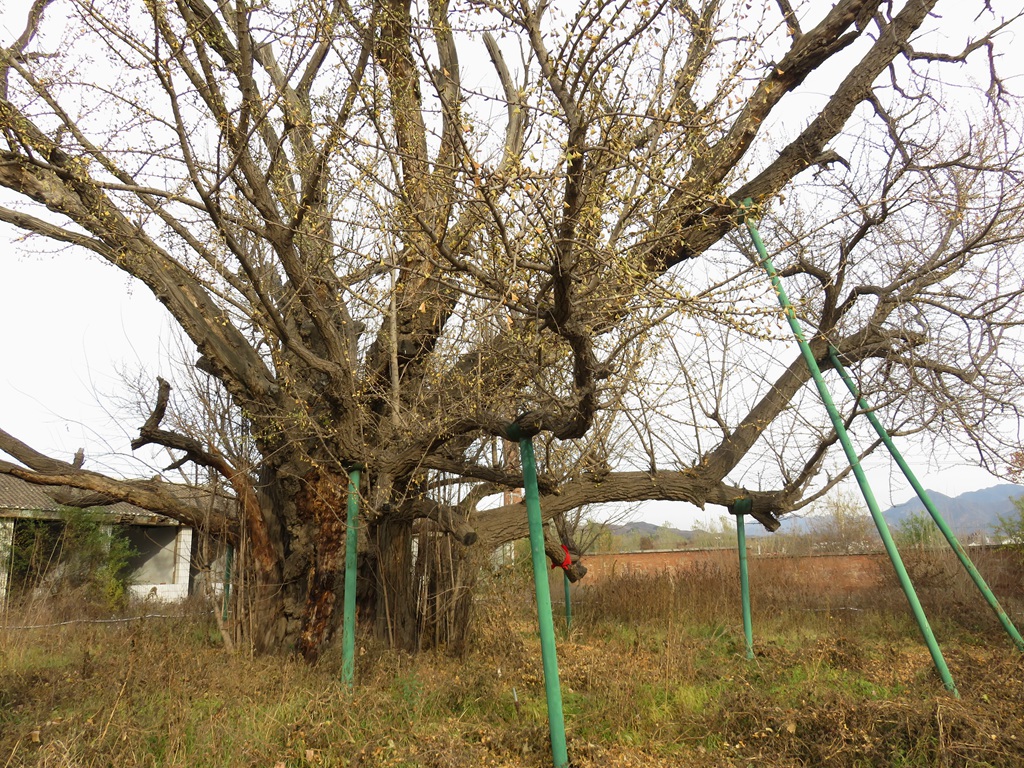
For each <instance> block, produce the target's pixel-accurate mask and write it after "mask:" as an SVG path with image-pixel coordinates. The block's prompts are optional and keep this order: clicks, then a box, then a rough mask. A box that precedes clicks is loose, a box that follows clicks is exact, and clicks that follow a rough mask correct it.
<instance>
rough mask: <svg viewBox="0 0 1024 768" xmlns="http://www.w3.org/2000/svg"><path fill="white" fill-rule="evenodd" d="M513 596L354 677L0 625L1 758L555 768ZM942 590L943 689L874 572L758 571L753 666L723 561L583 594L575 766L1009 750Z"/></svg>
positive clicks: (152, 628) (124, 638)
mask: <svg viewBox="0 0 1024 768" xmlns="http://www.w3.org/2000/svg"><path fill="white" fill-rule="evenodd" d="M530 590H531V588H530V584H529V582H528V581H527V579H526V578H525V577H524V575H523V574H522V573H510V574H506V575H504V576H502V577H500V578H494V579H492V580H490V581H489V583H488V584H486V585H485V586H484V588H483V589H482V591H481V594H480V597H479V600H478V603H477V608H476V616H475V622H476V623H475V627H476V633H475V635H474V637H475V640H474V642H473V643H472V644H471V647H470V649H469V651H468V652H467V654H466V655H465V656H464V657H463V658H451V657H448V656H446V655H444V654H440V653H426V654H420V655H418V656H416V657H412V656H408V655H405V654H399V653H394V652H389V651H386V650H384V649H382V648H380V647H378V646H376V645H374V644H372V643H369V642H366V641H364V640H360V641H359V643H358V644H357V670H356V674H357V686H356V689H355V691H354V692H352V693H348V692H346V690H345V689H344V687H343V686H342V685H341V684H340V682H339V677H340V667H341V662H340V657H338V656H336V655H332V654H327V655H326V656H325V657H324V658H323V659H322V660H321V662H320V663H319V664H318V665H317V666H316V667H314V668H309V667H307V666H305V665H304V664H302V663H300V662H296V661H294V660H291V659H281V658H265V657H264V658H251V657H249V656H247V655H246V654H244V653H236V654H234V655H228V654H226V653H225V652H224V651H223V649H222V648H221V646H220V643H219V641H218V636H217V632H216V629H215V627H214V624H213V621H212V618H211V617H210V615H209V613H208V612H207V611H204V610H203V609H202V607H201V606H198V605H197V606H191V607H190V608H189V609H188V610H187V611H186V613H185V615H184V616H183V617H181V618H153V619H148V620H145V621H133V622H125V623H109V624H84V623H81V624H69V625H64V626H58V627H47V628H39V629H7V630H0V768H14V766H60V767H65V766H194V767H196V768H200V767H202V766H211V767H213V766H216V767H217V768H225V767H228V766H253V767H256V766H261V767H266V768H282V767H287V768H299V767H300V766H302V767H304V766H358V767H359V768H369V767H370V766H439V767H440V766H481V765H483V766H549V765H551V755H550V748H549V743H548V732H547V719H546V718H547V711H546V706H545V700H544V686H543V680H542V678H541V665H540V649H539V642H538V640H537V636H536V629H535V627H536V620H535V613H534V610H533V608H532V602H531V597H530V595H531V591H530ZM953 594H954V593H952V592H946V591H944V592H943V594H937V595H927V594H926V595H925V598H926V608H927V609H928V610H929V614H930V615H931V616H933V617H934V618H933V625H934V628H935V632H936V635H937V636H938V637H939V640H940V642H941V643H942V646H943V650H944V652H945V655H946V659H947V661H948V663H949V666H950V669H951V671H952V673H953V676H954V678H955V680H956V682H957V684H958V687H959V690H960V694H961V697H962V698H961V699H960V700H957V699H954V698H953V697H952V696H950V695H949V694H948V693H947V692H946V691H945V690H944V689H943V687H942V685H941V683H940V682H939V680H938V677H937V675H936V674H935V672H934V670H933V667H932V664H931V659H930V657H929V655H928V653H927V651H926V649H925V648H924V646H923V644H922V643H921V642H920V639H919V634H918V631H917V628H916V626H915V625H914V624H913V622H912V621H911V620H910V619H909V618H908V614H907V611H906V608H905V607H904V604H903V602H902V597H901V595H899V594H898V593H896V592H895V591H894V590H893V589H892V588H891V587H890V586H887V585H880V586H879V589H878V590H877V591H876V592H875V593H873V594H872V595H871V597H870V599H868V600H864V601H861V602H862V603H863V604H861V605H853V604H850V603H849V601H846V602H844V603H843V604H842V605H839V604H834V603H829V602H827V601H824V600H811V599H809V598H808V597H807V596H806V595H800V596H799V598H794V596H793V595H790V594H788V593H787V591H786V589H785V585H769V586H766V587H763V588H761V589H757V588H756V585H755V593H754V628H755V645H756V650H757V654H756V658H755V659H754V660H753V661H747V660H746V659H745V658H744V654H743V647H742V632H741V629H740V626H739V619H738V615H739V605H738V601H737V598H736V594H735V586H734V584H733V583H732V581H731V580H723V579H722V578H721V574H717V573H713V572H707V573H702V574H701V573H698V574H693V575H692V576H691V577H690V578H689V579H688V580H687V581H685V582H679V581H676V582H673V581H671V580H669V579H667V578H664V577H657V578H634V579H628V578H627V579H619V580H617V581H615V582H611V583H607V584H605V585H603V586H601V587H595V588H594V589H592V590H590V591H589V592H588V593H587V595H586V596H585V599H580V600H578V601H577V604H576V605H575V606H574V608H575V614H574V622H573V628H572V631H571V632H570V633H569V636H568V637H564V636H563V637H560V638H559V649H558V650H559V664H560V668H561V679H562V690H563V697H564V707H565V716H566V730H567V733H568V739H569V755H570V761H571V764H572V765H574V766H579V767H580V768H588V767H590V766H594V767H595V768H596V767H597V766H602V767H604V766H819V765H820V766H961V765H963V766H966V765H970V766H986V765H988V766H1020V765H1024V659H1022V656H1021V654H1019V653H1017V652H1016V651H1015V650H1014V649H1013V646H1012V645H1011V644H1010V642H1009V640H1008V639H1007V637H1006V636H1005V635H1004V634H1003V633H1002V630H1001V629H1000V627H999V625H998V624H997V623H996V622H995V620H994V619H993V618H991V617H990V616H989V615H988V614H987V613H986V609H984V606H978V605H976V603H975V601H973V600H972V601H968V602H964V601H962V600H960V599H959V598H956V599H954V598H953V597H952V596H953ZM943 595H945V597H944V596H943ZM1008 602H1009V606H1010V609H1011V611H1013V612H1015V615H1016V617H1017V619H1018V621H1019V620H1020V615H1019V614H1020V610H1019V608H1020V605H1021V604H1020V602H1019V601H1015V600H1014V599H1013V598H1012V597H1011V598H1010V599H1009V601H1008ZM15 618H16V617H14V616H12V617H9V621H8V623H14V621H13V619H15ZM23 618H26V619H31V620H33V621H35V622H42V621H43V620H45V619H46V618H47V617H46V616H45V615H43V614H41V613H39V612H36V613H35V615H33V616H30V617H23ZM556 626H558V627H560V628H562V629H564V622H560V621H556Z"/></svg>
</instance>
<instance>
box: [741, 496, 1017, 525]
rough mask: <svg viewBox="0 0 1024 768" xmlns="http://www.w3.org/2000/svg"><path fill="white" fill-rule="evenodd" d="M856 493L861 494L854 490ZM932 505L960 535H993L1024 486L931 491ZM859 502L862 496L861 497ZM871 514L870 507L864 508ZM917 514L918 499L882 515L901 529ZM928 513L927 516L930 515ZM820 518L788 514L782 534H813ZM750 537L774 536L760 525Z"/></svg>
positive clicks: (922, 508) (1012, 512) (922, 506)
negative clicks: (947, 492)
mask: <svg viewBox="0 0 1024 768" xmlns="http://www.w3.org/2000/svg"><path fill="white" fill-rule="evenodd" d="M854 493H857V492H856V491H854ZM928 495H929V496H930V497H931V500H932V503H933V504H935V507H936V508H937V509H938V510H939V513H940V514H941V515H942V517H943V518H944V519H945V520H946V522H947V523H948V524H949V527H950V528H952V529H953V532H954V533H956V534H968V533H975V532H984V533H992V532H993V530H994V529H995V527H996V526H997V525H999V516H1000V515H1002V516H1003V517H1007V516H1009V515H1012V514H1014V511H1015V508H1014V506H1013V501H1012V499H1015V498H1017V497H1018V496H1024V485H1013V484H1011V483H1002V484H1000V485H994V486H992V487H991V488H983V489H982V490H980V491H968V492H967V493H961V494H960V495H959V496H955V497H950V496H946V495H945V494H944V493H939V492H938V491H928ZM857 499H858V501H859V500H860V496H859V495H858V496H857ZM864 512H865V514H867V507H864ZM915 512H925V508H924V504H922V503H921V500H920V499H918V498H917V496H914V497H913V498H911V499H910V500H909V501H905V502H903V503H902V504H897V505H896V506H894V507H890V508H889V509H886V510H883V511H882V516H883V517H884V518H885V519H886V522H888V523H889V525H890V526H893V527H895V526H897V525H899V524H900V523H901V522H903V521H904V520H906V519H907V518H908V517H910V516H911V515H913V514H914V513H915ZM926 514H927V513H926ZM817 519H818V518H816V517H815V516H812V515H786V516H784V517H783V518H782V527H781V528H780V529H779V532H780V533H793V534H803V533H809V532H810V531H811V530H812V529H813V528H814V524H815V522H816V521H817ZM750 528H751V530H750V531H749V532H748V533H749V535H753V536H770V535H771V534H770V533H768V531H766V530H764V529H763V528H761V526H759V525H754V526H750Z"/></svg>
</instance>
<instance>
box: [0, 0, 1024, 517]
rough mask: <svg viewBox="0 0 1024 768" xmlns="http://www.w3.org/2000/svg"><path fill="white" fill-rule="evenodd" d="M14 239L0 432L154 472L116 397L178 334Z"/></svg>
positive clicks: (930, 456)
mask: <svg viewBox="0 0 1024 768" xmlns="http://www.w3.org/2000/svg"><path fill="white" fill-rule="evenodd" d="M58 1H59V0H58ZM29 4H30V3H29V2H28V0H5V2H3V3H2V7H0V45H6V44H7V43H9V41H10V40H11V39H12V38H13V37H14V36H16V35H17V34H18V33H20V31H21V25H22V24H23V19H24V18H25V14H26V12H27V8H28V6H29ZM1004 5H1006V12H1009V10H1010V7H1009V5H1007V4H1004ZM12 19H13V21H11V20H12ZM1007 50H1010V51H1012V52H1013V54H1012V55H1013V56H1015V57H1016V58H1015V59H1014V60H1013V61H1010V62H1006V61H1004V67H1003V70H1004V72H1007V73H1009V72H1010V70H1012V71H1013V72H1014V73H1016V74H1017V75H1018V77H1017V78H1016V80H1010V84H1011V87H1013V86H1016V87H1015V88H1013V89H1014V90H1015V91H1019V90H1022V89H1024V55H1022V54H1021V53H1020V46H1009V47H1008V48H1007ZM1007 64H1009V66H1007ZM17 236H18V233H17V232H16V231H14V230H12V229H11V228H7V227H4V226H2V225H0V328H2V332H0V361H3V362H2V364H0V427H2V428H3V429H4V430H6V431H8V432H10V433H11V434H13V435H14V436H16V437H18V438H20V439H22V440H24V441H25V442H27V443H29V444H30V445H32V446H33V447H34V448H36V449H37V450H40V451H43V452H44V453H48V454H50V455H53V456H55V457H59V458H65V459H70V457H71V456H72V455H73V454H74V452H75V450H76V449H78V448H79V447H84V448H85V449H86V457H87V460H91V461H90V462H89V464H87V466H92V467H93V468H96V469H108V470H113V471H122V472H126V473H128V472H131V473H148V470H147V468H146V465H145V463H143V462H139V461H133V460H132V459H131V458H130V456H129V454H130V453H131V451H130V448H129V445H128V444H129V442H130V440H131V438H132V437H133V436H134V435H135V434H137V429H138V426H139V425H138V424H137V423H134V422H133V421H128V422H123V423H121V424H118V422H117V419H116V418H115V415H114V414H113V413H112V411H111V409H112V408H113V406H112V405H111V404H110V396H111V395H115V396H116V395H118V394H119V393H123V391H124V387H123V385H122V384H121V376H120V373H119V370H120V369H123V368H127V369H129V370H132V371H134V370H138V369H140V368H141V369H145V370H146V371H147V372H148V375H149V376H150V378H152V377H155V376H156V375H157V373H159V372H160V371H161V368H162V367H164V368H166V367H168V363H166V362H162V361H165V360H166V357H167V348H168V346H169V340H171V339H172V338H173V335H174V334H173V331H172V326H171V321H170V318H169V315H168V314H167V313H166V312H165V310H164V309H163V308H162V307H161V306H160V305H159V304H158V303H157V302H156V300H155V299H154V298H153V297H152V296H151V295H150V294H149V292H148V291H147V289H146V288H145V287H144V286H142V285H141V284H135V283H133V282H132V281H131V280H130V279H129V278H128V277H127V276H126V275H125V274H124V273H122V272H120V271H119V270H117V269H115V268H113V267H110V266H109V265H106V264H105V263H103V262H101V261H100V260H99V259H98V258H94V257H89V256H86V255H84V254H83V253H82V252H80V251H77V252H72V251H65V252H56V253H41V252H40V251H39V246H38V244H35V243H32V242H19V241H18V240H17ZM865 427H866V425H865ZM901 449H903V450H904V453H905V455H906V456H907V458H908V460H909V461H910V462H911V464H912V465H913V466H914V467H915V471H917V472H918V475H919V477H920V478H921V479H922V481H923V483H924V485H925V486H926V487H927V488H929V489H931V490H935V491H939V492H941V493H944V494H947V495H950V496H955V495H957V494H958V493H962V492H965V491H970V490H976V489H978V488H984V487H988V486H990V485H994V484H996V483H997V482H1001V481H1000V480H998V479H997V478H994V477H992V476H991V475H989V474H988V473H987V472H985V471H983V470H981V469H979V468H978V467H977V466H972V465H971V464H970V463H965V461H964V459H962V458H959V457H957V456H951V455H942V454H936V453H934V452H933V451H932V450H931V449H930V447H926V446H920V445H917V446H915V445H909V446H901ZM145 458H147V459H151V458H152V457H145ZM157 463H160V460H159V459H158V460H157ZM163 463H164V464H166V463H168V462H167V461H163ZM867 468H868V471H869V478H870V480H871V482H872V486H873V490H874V492H875V495H876V497H877V498H878V500H879V503H880V504H881V505H882V507H883V508H885V507H887V506H889V505H890V504H894V503H899V502H902V501H905V500H907V499H908V498H909V497H910V496H911V495H912V493H911V491H910V489H909V486H908V484H907V483H906V482H905V481H904V480H903V478H902V475H901V474H900V473H899V470H898V469H896V468H895V467H894V466H891V465H890V462H889V461H888V458H887V457H883V456H881V455H876V456H875V457H874V458H872V459H871V460H870V461H869V462H868V464H867ZM718 512H719V510H717V509H715V508H709V510H708V511H707V512H704V513H702V512H700V511H699V510H695V509H694V508H693V507H690V506H689V505H685V504H675V503H668V502H650V503H648V504H645V505H643V506H642V508H641V509H640V511H639V512H638V513H637V518H638V519H644V520H648V521H650V522H654V523H659V524H660V523H662V522H665V521H669V522H670V523H671V524H673V525H675V526H677V527H681V528H688V527H692V525H693V523H694V522H695V521H697V520H709V519H712V518H715V517H717V515H718Z"/></svg>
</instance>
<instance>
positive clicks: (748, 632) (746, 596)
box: [735, 499, 754, 659]
mask: <svg viewBox="0 0 1024 768" xmlns="http://www.w3.org/2000/svg"><path fill="white" fill-rule="evenodd" d="M740 501H741V502H743V501H745V502H746V506H748V507H749V506H750V501H749V499H741V500H740ZM739 507H740V504H737V505H736V508H737V509H736V511H735V514H736V547H737V549H738V550H739V554H740V601H741V603H742V604H743V640H744V643H745V644H746V651H747V659H753V658H754V628H753V624H752V622H751V620H750V578H749V576H748V575H747V529H746V524H745V522H744V514H743V512H740V511H738V509H739Z"/></svg>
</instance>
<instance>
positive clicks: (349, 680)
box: [341, 468, 359, 689]
mask: <svg viewBox="0 0 1024 768" xmlns="http://www.w3.org/2000/svg"><path fill="white" fill-rule="evenodd" d="M347 511H348V516H347V518H346V521H345V593H344V598H343V602H342V606H343V607H342V611H343V613H342V630H341V682H342V683H343V684H344V685H345V686H347V687H348V688H349V689H351V688H352V687H353V685H354V680H355V656H356V563H357V560H358V558H357V550H356V543H357V542H356V536H357V524H358V522H359V469H358V468H352V469H350V470H349V471H348V510H347Z"/></svg>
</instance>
